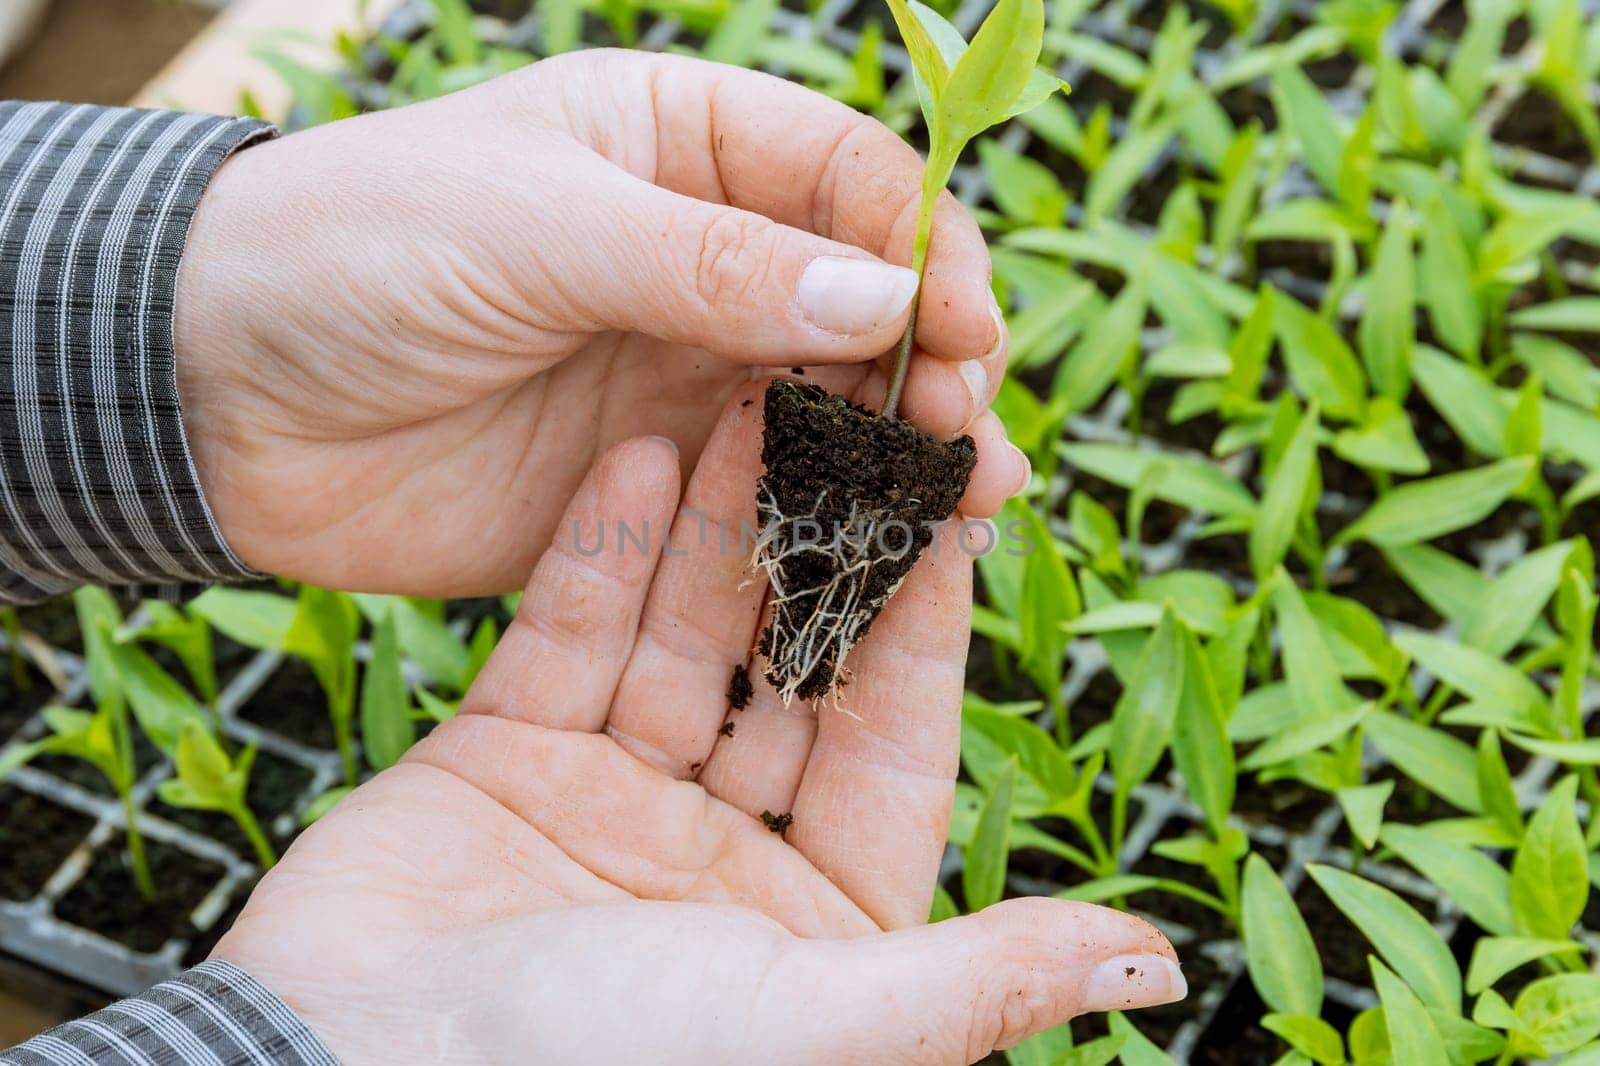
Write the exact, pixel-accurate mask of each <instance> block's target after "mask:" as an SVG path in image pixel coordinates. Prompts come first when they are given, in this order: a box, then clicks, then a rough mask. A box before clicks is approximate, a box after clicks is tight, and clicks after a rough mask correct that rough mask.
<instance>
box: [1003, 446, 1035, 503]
mask: <svg viewBox="0 0 1600 1066" xmlns="http://www.w3.org/2000/svg"><path fill="white" fill-rule="evenodd" d="M1007 446H1008V447H1009V448H1010V449H1011V450H1012V452H1014V453H1015V454H1016V457H1017V462H1018V463H1020V464H1021V466H1022V480H1021V481H1020V482H1018V483H1017V487H1016V490H1015V491H1014V492H1012V493H1011V495H1013V496H1017V495H1019V494H1021V493H1022V491H1023V490H1024V489H1026V488H1027V487H1028V484H1029V483H1030V482H1032V481H1033V460H1031V459H1029V458H1028V453H1027V452H1025V451H1023V450H1022V449H1021V448H1019V447H1017V446H1016V445H1015V444H1011V443H1010V442H1009V441H1008V442H1007Z"/></svg>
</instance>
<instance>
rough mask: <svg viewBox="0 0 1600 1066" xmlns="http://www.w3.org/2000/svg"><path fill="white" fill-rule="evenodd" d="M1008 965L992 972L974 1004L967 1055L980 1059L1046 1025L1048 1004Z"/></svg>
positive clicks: (1019, 1040) (969, 1024) (1018, 1041)
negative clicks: (1001, 969) (1000, 970)
mask: <svg viewBox="0 0 1600 1066" xmlns="http://www.w3.org/2000/svg"><path fill="white" fill-rule="evenodd" d="M1022 976H1023V975H1020V974H1018V973H1016V972H1015V971H1013V970H1011V969H1009V968H1007V969H1004V970H1003V971H1002V972H998V973H995V974H992V975H990V977H989V979H988V980H986V981H985V982H984V991H983V993H982V994H981V995H980V996H979V997H978V999H977V1001H976V1002H975V1003H974V1004H973V1010H972V1015H971V1018H970V1020H969V1022H968V1025H967V1056H968V1060H969V1061H972V1062H976V1061H978V1060H979V1059H982V1058H983V1057H984V1056H986V1055H988V1054H990V1053H991V1052H993V1051H995V1050H997V1049H1000V1048H1008V1047H1014V1046H1016V1045H1017V1044H1020V1043H1021V1042H1022V1041H1023V1040H1026V1039H1027V1038H1028V1037H1029V1036H1030V1035H1032V1034H1033V1033H1034V1032H1037V1031H1038V1030H1039V1029H1041V1028H1043V1027H1044V1023H1045V1021H1046V1020H1047V1017H1046V1016H1047V1013H1048V1011H1047V1004H1045V1003H1043V1002H1041V1001H1040V999H1039V998H1038V996H1037V994H1036V993H1034V992H1032V991H1031V990H1030V988H1029V987H1028V982H1025V981H1024V980H1022V979H1021V978H1022Z"/></svg>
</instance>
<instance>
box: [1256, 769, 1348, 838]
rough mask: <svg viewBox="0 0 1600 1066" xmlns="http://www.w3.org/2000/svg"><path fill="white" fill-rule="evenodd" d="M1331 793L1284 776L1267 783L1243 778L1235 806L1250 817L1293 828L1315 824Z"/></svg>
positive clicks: (1309, 826) (1325, 807)
mask: <svg viewBox="0 0 1600 1066" xmlns="http://www.w3.org/2000/svg"><path fill="white" fill-rule="evenodd" d="M1329 802H1330V797H1328V796H1327V795H1326V794H1325V793H1322V792H1318V791H1316V790H1315V789H1312V788H1307V787H1306V786H1305V785H1302V784H1301V783H1300V782H1298V781H1291V780H1287V779H1285V780H1280V781H1273V782H1270V783H1267V784H1262V783H1259V782H1255V781H1250V782H1248V783H1246V782H1244V781H1241V782H1240V784H1239V792H1238V795H1237V796H1236V797H1235V798H1234V801H1233V809H1234V811H1235V812H1237V813H1238V814H1239V815H1240V816H1241V817H1243V818H1244V819H1245V820H1246V821H1249V822H1253V823H1255V824H1258V825H1260V824H1266V825H1275V826H1277V827H1278V828H1280V829H1284V830H1287V831H1289V832H1298V831H1303V830H1306V829H1309V828H1311V823H1312V822H1314V821H1316V819H1317V815H1319V814H1321V813H1322V812H1323V811H1324V810H1325V809H1327V806H1328V803H1329Z"/></svg>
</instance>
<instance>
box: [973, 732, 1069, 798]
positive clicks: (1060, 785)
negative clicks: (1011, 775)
mask: <svg viewBox="0 0 1600 1066" xmlns="http://www.w3.org/2000/svg"><path fill="white" fill-rule="evenodd" d="M961 724H962V727H963V732H962V736H963V738H964V739H970V738H971V736H972V734H974V733H976V734H978V735H980V736H981V737H983V739H984V740H986V741H987V742H988V743H989V744H990V745H992V746H993V748H994V749H995V752H996V756H995V757H993V758H991V759H989V760H986V761H987V762H988V763H989V765H990V766H991V767H993V769H991V770H990V771H989V772H987V773H986V774H985V775H984V777H985V779H984V780H981V781H980V784H983V785H984V786H985V787H986V788H989V789H990V790H991V791H993V790H994V789H995V788H996V787H997V785H996V783H995V782H996V779H997V771H1003V770H1004V764H1005V761H1006V760H1007V759H1010V760H1013V761H1015V762H1016V763H1017V768H1018V772H1019V773H1020V774H1021V775H1022V780H1019V781H1018V782H1017V784H1018V785H1020V784H1022V783H1023V782H1024V781H1026V782H1027V783H1028V784H1029V785H1031V786H1032V788H1033V789H1035V790H1037V793H1038V794H1040V795H1043V796H1044V798H1045V803H1046V806H1045V807H1044V808H1043V809H1045V810H1048V809H1049V807H1050V806H1051V805H1055V804H1058V803H1060V801H1062V800H1065V799H1067V798H1068V797H1070V796H1072V795H1073V793H1074V792H1075V791H1076V790H1077V784H1078V775H1077V774H1076V772H1074V770H1073V768H1072V763H1071V761H1070V760H1069V759H1068V758H1067V756H1066V753H1065V752H1063V751H1062V750H1061V748H1060V747H1059V746H1057V744H1056V742H1055V741H1054V740H1053V739H1052V738H1051V736H1050V734H1049V733H1046V732H1045V731H1044V730H1042V729H1040V728H1039V727H1038V726H1037V725H1035V724H1034V723H1033V722H1032V721H1030V720H1028V719H1026V718H1018V717H1016V716H1015V715H1009V714H1003V713H1001V712H999V711H993V710H987V709H984V708H981V707H976V706H966V707H964V708H963V710H962V713H961ZM974 777H975V778H976V777H977V775H974ZM1018 791H1019V790H1016V789H1014V790H1013V793H1012V794H1013V800H1012V804H1011V805H1012V808H1013V811H1014V812H1016V813H1019V814H1020V813H1022V812H1023V811H1024V810H1026V808H1025V807H1024V806H1023V804H1022V803H1020V802H1018V800H1020V799H1021V796H1020V795H1018Z"/></svg>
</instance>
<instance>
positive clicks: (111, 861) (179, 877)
mask: <svg viewBox="0 0 1600 1066" xmlns="http://www.w3.org/2000/svg"><path fill="white" fill-rule="evenodd" d="M126 839H127V838H126V837H124V836H121V835H118V836H116V837H114V838H112V839H111V840H110V841H108V842H107V843H105V844H104V845H102V846H101V847H100V850H99V851H98V852H97V853H96V854H95V860H94V865H92V866H91V867H90V868H89V872H88V873H86V874H85V875H84V876H83V879H82V880H81V881H79V882H78V883H77V884H76V885H74V886H72V889H71V891H69V892H68V893H67V894H66V895H65V896H63V897H62V898H61V900H60V902H58V903H57V904H56V916H57V917H58V918H60V919H61V920H62V921H65V922H71V923H72V924H73V925H78V926H82V927H83V928H85V929H89V930H92V931H93V932H96V933H99V934H101V935H102V936H106V937H109V938H110V939H112V940H116V941H119V942H121V943H123V944H126V945H127V946H128V947H130V948H132V949H133V950H135V951H143V952H150V951H155V950H156V949H157V948H159V947H161V945H163V944H165V943H166V942H167V941H169V940H172V939H174V938H179V937H187V936H189V935H191V934H192V933H193V932H194V926H193V925H192V924H191V922H190V921H189V915H190V913H191V912H192V911H193V910H194V909H195V907H197V906H199V904H200V901H201V900H202V899H204V898H205V896H206V893H208V892H210V891H211V889H212V888H213V887H214V886H215V885H216V883H217V881H218V880H219V879H221V877H222V875H223V873H224V872H225V871H224V870H223V868H222V867H221V866H218V865H217V864H216V863H214V862H208V861H207V860H205V859H200V858H196V857H195V856H193V855H190V854H189V853H188V852H186V851H182V850H180V849H178V848H175V847H172V846H170V845H168V844H163V843H161V842H160V841H156V840H148V839H147V840H146V841H145V848H146V850H147V851H148V853H149V857H150V874H151V877H152V878H154V880H155V883H156V891H157V893H158V895H157V897H156V899H155V902H153V903H146V902H145V900H144V899H143V898H142V897H141V896H140V895H139V893H138V890H137V889H135V888H134V884H133V875H132V874H131V872H130V871H129V867H128V865H127V860H126V858H125V854H126V850H125V849H126V847H127V844H126Z"/></svg>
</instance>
